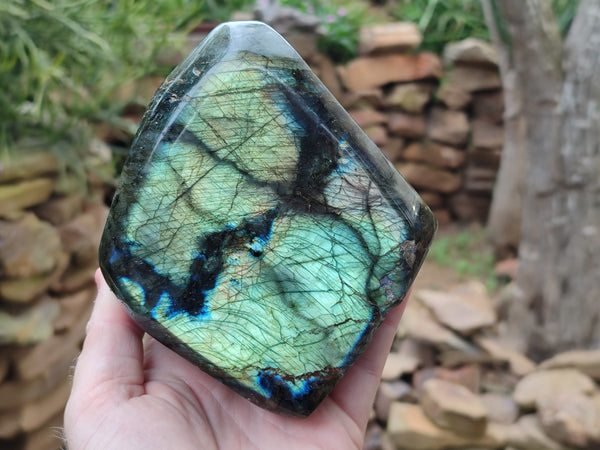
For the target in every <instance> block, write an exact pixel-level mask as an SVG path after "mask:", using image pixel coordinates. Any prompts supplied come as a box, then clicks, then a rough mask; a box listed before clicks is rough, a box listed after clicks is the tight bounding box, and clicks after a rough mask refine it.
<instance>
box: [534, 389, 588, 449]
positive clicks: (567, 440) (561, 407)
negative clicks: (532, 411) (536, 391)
mask: <svg viewBox="0 0 600 450" xmlns="http://www.w3.org/2000/svg"><path fill="white" fill-rule="evenodd" d="M536 406H537V416H538V419H539V421H540V424H541V426H542V429H543V430H544V432H545V433H546V434H547V435H548V436H549V437H550V438H552V439H554V440H555V441H557V442H560V443H561V444H565V445H570V446H574V447H577V448H582V447H583V448H588V446H592V444H593V443H595V444H596V445H598V444H600V408H599V406H598V405H597V404H596V403H595V402H594V400H593V399H592V398H590V397H588V396H587V395H584V394H581V393H576V394H573V393H563V394H561V395H558V396H553V397H544V398H541V399H539V400H538V401H537V403H536Z"/></svg>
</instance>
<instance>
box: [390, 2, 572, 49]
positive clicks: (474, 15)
mask: <svg viewBox="0 0 600 450" xmlns="http://www.w3.org/2000/svg"><path fill="white" fill-rule="evenodd" d="M497 1H502V0H497ZM550 2H551V4H552V8H553V10H554V13H555V14H556V18H557V21H558V26H559V28H560V31H561V33H562V34H563V36H564V35H566V33H567V32H568V30H569V27H570V26H571V22H572V21H573V18H574V17H575V14H576V12H577V7H578V5H579V0H550ZM390 13H391V15H392V16H393V17H395V18H396V19H398V20H404V21H409V22H414V23H416V24H417V25H418V26H419V30H420V31H421V33H422V34H423V44H422V48H423V49H424V50H430V51H433V52H435V53H438V54H439V53H441V52H442V51H443V49H444V46H445V45H446V44H447V43H448V42H455V41H459V40H462V39H465V38H468V37H475V38H481V39H486V40H489V33H488V30H487V26H486V23H485V19H484V17H483V11H482V9H481V2H480V0H400V1H399V3H398V4H397V5H396V6H395V7H392V8H391V10H390Z"/></svg>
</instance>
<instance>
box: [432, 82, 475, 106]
mask: <svg viewBox="0 0 600 450" xmlns="http://www.w3.org/2000/svg"><path fill="white" fill-rule="evenodd" d="M436 97H437V98H438V99H440V100H441V101H442V103H444V104H445V105H446V106H447V107H448V108H449V109H455V110H456V109H465V108H466V107H467V106H469V105H470V104H471V102H472V101H473V96H472V95H471V94H470V93H469V92H467V91H464V90H462V89H460V88H459V87H457V86H452V85H450V84H443V85H442V86H441V87H440V89H439V90H438V92H437V95H436Z"/></svg>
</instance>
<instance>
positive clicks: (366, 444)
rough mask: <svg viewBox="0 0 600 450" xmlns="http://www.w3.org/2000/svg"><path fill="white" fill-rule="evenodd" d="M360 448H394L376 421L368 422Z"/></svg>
mask: <svg viewBox="0 0 600 450" xmlns="http://www.w3.org/2000/svg"><path fill="white" fill-rule="evenodd" d="M362 450H395V448H394V444H393V443H392V441H391V439H390V437H389V436H388V434H387V433H386V432H385V431H384V430H383V428H381V426H380V425H379V424H378V423H376V422H371V423H369V426H368V427H367V432H366V433H365V439H364V441H363V446H362Z"/></svg>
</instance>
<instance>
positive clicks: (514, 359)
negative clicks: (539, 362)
mask: <svg viewBox="0 0 600 450" xmlns="http://www.w3.org/2000/svg"><path fill="white" fill-rule="evenodd" d="M475 343H476V344H477V345H479V346H480V347H481V348H482V349H484V350H485V351H486V352H488V353H489V354H490V355H491V356H493V357H494V358H497V359H498V360H503V361H506V362H508V364H509V366H510V370H511V371H512V373H514V374H515V375H518V376H524V375H527V374H530V373H532V372H533V371H534V370H535V369H536V364H535V363H534V362H533V361H532V360H530V359H529V358H527V356H525V355H523V354H522V353H520V352H518V351H517V350H515V349H513V348H511V347H510V346H509V345H508V344H505V343H502V342H500V341H498V340H497V339H494V338H492V337H487V336H482V335H479V336H476V337H475Z"/></svg>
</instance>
